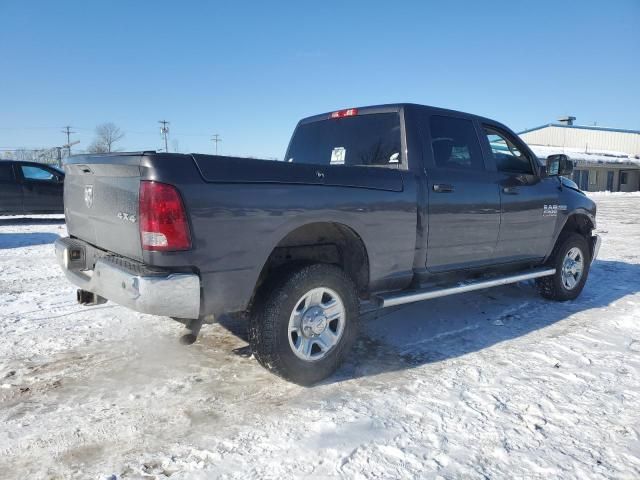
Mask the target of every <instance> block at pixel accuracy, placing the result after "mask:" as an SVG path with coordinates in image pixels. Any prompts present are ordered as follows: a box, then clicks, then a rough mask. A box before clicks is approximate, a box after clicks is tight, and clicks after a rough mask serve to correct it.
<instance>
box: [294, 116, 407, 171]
mask: <svg viewBox="0 0 640 480" xmlns="http://www.w3.org/2000/svg"><path fill="white" fill-rule="evenodd" d="M400 145H401V141H400V115H399V114H398V113H376V114H368V115H358V116H354V117H344V118H336V119H328V120H321V121H318V122H311V123H305V124H302V125H300V126H298V128H297V129H296V131H295V133H294V135H293V138H292V139H291V144H290V145H289V150H288V151H287V154H286V156H285V161H287V162H292V163H311V164H317V165H351V166H354V165H367V166H375V167H389V168H398V167H399V166H400V165H401V163H402V158H401V146H400Z"/></svg>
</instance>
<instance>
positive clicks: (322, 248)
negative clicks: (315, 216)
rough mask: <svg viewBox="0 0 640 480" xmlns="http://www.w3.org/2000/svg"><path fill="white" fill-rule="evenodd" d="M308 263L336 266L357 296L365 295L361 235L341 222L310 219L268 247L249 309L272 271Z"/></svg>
mask: <svg viewBox="0 0 640 480" xmlns="http://www.w3.org/2000/svg"><path fill="white" fill-rule="evenodd" d="M309 263H328V264H332V265H337V266H339V267H340V268H342V269H343V270H344V271H345V273H347V275H348V276H349V277H350V278H351V280H352V281H353V282H354V283H355V285H356V287H357V289H358V294H359V296H361V297H366V295H367V294H368V287H369V276H370V266H369V255H368V252H367V248H366V246H365V243H364V241H363V239H362V237H361V236H360V235H359V234H358V233H357V232H356V231H355V230H354V229H353V228H352V227H350V226H348V225H345V224H344V223H340V222H331V221H313V222H309V223H305V224H303V225H299V226H297V227H295V228H293V229H292V230H290V231H289V232H288V233H287V234H286V235H284V236H283V237H282V238H281V239H280V240H279V241H278V242H277V244H276V245H275V246H274V247H273V248H272V249H271V252H270V253H269V255H268V257H267V258H266V260H265V262H264V264H263V265H262V268H261V270H260V273H259V275H258V279H257V281H256V285H255V288H254V291H253V295H252V297H251V300H250V302H249V308H250V307H251V305H252V304H253V302H254V299H255V296H256V294H257V293H258V292H259V291H260V290H261V288H262V287H263V286H264V285H265V284H266V283H267V281H268V279H269V278H272V276H273V273H274V272H276V271H278V270H282V269H286V268H287V267H291V266H292V265H302V264H309Z"/></svg>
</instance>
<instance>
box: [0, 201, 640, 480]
mask: <svg viewBox="0 0 640 480" xmlns="http://www.w3.org/2000/svg"><path fill="white" fill-rule="evenodd" d="M595 198H596V201H597V202H598V205H599V226H598V227H599V230H600V233H601V234H602V236H603V237H604V244H603V246H602V249H601V255H600V258H599V259H598V260H597V262H596V263H595V265H594V267H593V270H592V272H591V275H590V278H589V281H588V283H587V286H586V289H585V291H584V293H583V295H582V296H581V297H580V298H579V299H578V300H577V301H573V302H568V303H552V302H549V301H546V300H543V299H541V298H540V297H538V295H537V294H536V293H535V291H534V289H533V288H532V287H531V285H530V284H519V285H512V286H506V287H502V288H498V289H492V290H487V291H483V292H477V293H473V294H466V295H461V296H456V297H449V298H443V299H438V300H432V301H429V302H424V303H419V304H413V305H408V306H404V307H401V308H397V309H395V310H392V311H384V312H382V313H379V314H378V316H377V317H376V316H372V317H371V318H368V319H366V321H365V322H364V325H363V328H362V335H361V340H360V341H359V343H358V345H357V347H356V348H355V350H354V352H353V354H352V355H351V357H350V359H349V361H348V363H347V364H346V365H345V366H344V367H343V368H342V369H341V370H340V371H339V373H338V374H337V375H336V376H334V377H333V378H331V379H330V381H328V382H326V383H325V384H323V385H320V386H317V387H314V388H302V387H298V386H295V385H291V384H288V383H286V382H284V381H282V380H279V379H277V378H276V377H274V376H272V375H270V374H269V373H267V372H266V371H265V370H263V369H262V368H261V367H259V366H258V364H257V363H256V362H255V361H254V360H253V359H251V358H249V357H248V356H247V348H246V342H245V340H244V339H243V337H244V329H243V326H242V324H240V323H234V322H233V321H230V320H225V321H224V322H223V324H216V325H210V326H205V327H204V329H203V333H202V336H201V339H200V340H199V341H198V342H197V343H196V344H195V345H193V346H191V347H183V346H180V345H179V344H178V341H177V338H178V336H179V334H180V333H181V326H180V325H179V324H177V323H175V322H173V321H171V320H167V319H162V318H155V317H151V316H147V315H139V314H136V313H133V312H131V311H128V310H126V309H124V308H121V307H118V306H116V305H113V304H110V303H108V304H106V305H100V306H97V307H93V308H85V307H80V306H78V305H77V304H76V303H75V300H74V296H75V290H74V288H73V287H72V286H71V285H70V284H68V283H67V282H66V281H65V279H64V278H63V276H62V274H61V272H60V270H59V269H58V267H57V266H56V265H55V261H54V257H53V247H52V245H51V243H52V241H53V240H54V239H55V238H56V237H57V236H58V235H65V226H64V224H63V223H62V221H60V220H55V219H53V218H52V217H39V218H36V219H21V218H4V219H0V478H3V479H13V478H16V479H24V478H29V479H37V478H65V479H66V478H72V479H76V478H77V479H84V478H104V479H106V478H110V479H125V478H127V479H129V478H165V477H171V479H187V478H188V479H204V478H243V479H244V478H274V479H282V478H300V477H305V476H314V477H321V478H324V477H343V478H416V477H420V478H446V479H449V478H478V479H485V478H545V479H547V478H576V479H578V478H579V479H583V478H628V479H637V478H640V213H639V211H640V197H639V196H637V195H615V194H612V195H599V196H596V197H595Z"/></svg>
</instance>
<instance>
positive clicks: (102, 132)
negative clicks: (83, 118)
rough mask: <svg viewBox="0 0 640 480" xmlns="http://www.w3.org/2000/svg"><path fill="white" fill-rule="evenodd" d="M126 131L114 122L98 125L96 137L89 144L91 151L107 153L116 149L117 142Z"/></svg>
mask: <svg viewBox="0 0 640 480" xmlns="http://www.w3.org/2000/svg"><path fill="white" fill-rule="evenodd" d="M123 137H124V132H123V131H122V130H120V128H119V127H117V126H116V125H115V124H114V123H111V122H107V123H103V124H102V125H98V126H97V127H96V138H95V140H94V141H93V142H91V145H89V152H91V153H107V152H113V151H115V150H116V149H115V143H116V142H118V141H120V140H122V138H123Z"/></svg>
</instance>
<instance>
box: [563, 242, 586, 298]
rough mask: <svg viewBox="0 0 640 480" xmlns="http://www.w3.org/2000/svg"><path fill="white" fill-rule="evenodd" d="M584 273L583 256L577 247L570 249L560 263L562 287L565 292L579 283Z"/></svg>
mask: <svg viewBox="0 0 640 480" xmlns="http://www.w3.org/2000/svg"><path fill="white" fill-rule="evenodd" d="M583 272H584V255H583V254H582V251H581V250H580V249H579V248H578V247H573V248H572V249H570V250H569V251H568V252H567V254H566V255H565V257H564V260H563V261H562V271H561V272H560V276H561V278H562V285H564V288H566V289H567V290H573V289H574V287H575V286H576V285H577V284H578V283H580V279H581V278H582V274H583Z"/></svg>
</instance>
